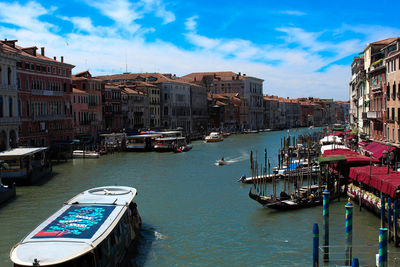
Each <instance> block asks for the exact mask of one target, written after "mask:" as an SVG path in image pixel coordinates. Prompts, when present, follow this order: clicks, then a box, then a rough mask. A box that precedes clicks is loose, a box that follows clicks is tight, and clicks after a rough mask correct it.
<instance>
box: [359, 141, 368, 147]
mask: <svg viewBox="0 0 400 267" xmlns="http://www.w3.org/2000/svg"><path fill="white" fill-rule="evenodd" d="M368 144H369V143H368V142H364V141H361V142H358V145H359V146H362V147H364V146H367V145H368Z"/></svg>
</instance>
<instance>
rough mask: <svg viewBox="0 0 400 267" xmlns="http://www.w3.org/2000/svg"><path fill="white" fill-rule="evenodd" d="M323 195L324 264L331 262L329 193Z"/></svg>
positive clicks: (326, 191) (325, 191)
mask: <svg viewBox="0 0 400 267" xmlns="http://www.w3.org/2000/svg"><path fill="white" fill-rule="evenodd" d="M322 194H323V208H322V215H323V226H324V256H323V259H324V262H329V191H328V190H327V189H325V190H324V192H322Z"/></svg>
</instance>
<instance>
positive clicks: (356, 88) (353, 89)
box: [349, 56, 382, 133]
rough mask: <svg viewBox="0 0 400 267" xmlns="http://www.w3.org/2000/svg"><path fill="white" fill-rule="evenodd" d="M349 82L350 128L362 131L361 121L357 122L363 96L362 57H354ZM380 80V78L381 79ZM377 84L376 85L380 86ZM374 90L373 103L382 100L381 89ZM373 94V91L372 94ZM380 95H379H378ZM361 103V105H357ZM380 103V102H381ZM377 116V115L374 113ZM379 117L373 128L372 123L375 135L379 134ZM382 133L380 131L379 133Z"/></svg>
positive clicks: (363, 73) (364, 75)
mask: <svg viewBox="0 0 400 267" xmlns="http://www.w3.org/2000/svg"><path fill="white" fill-rule="evenodd" d="M351 74H352V76H351V80H350V86H349V87H350V118H349V122H350V125H351V127H352V128H357V129H362V121H361V120H359V118H361V114H362V112H363V95H364V88H365V82H366V74H365V69H364V57H363V56H361V57H355V58H354V59H353V62H352V64H351ZM381 78H382V77H381ZM380 84H381V83H378V82H377V84H376V85H380ZM378 89H379V88H376V93H377V96H372V98H373V101H377V100H378V99H379V96H380V99H382V97H381V96H382V88H380V89H381V90H378ZM372 93H374V91H373V92H372ZM379 94H380V95H379ZM360 102H361V105H359V103H360ZM381 103H382V102H381ZM376 114H379V113H376ZM378 124H379V116H378V117H377V121H376V122H375V126H374V123H373V127H375V131H374V132H375V133H377V132H379V127H378ZM380 132H382V131H380Z"/></svg>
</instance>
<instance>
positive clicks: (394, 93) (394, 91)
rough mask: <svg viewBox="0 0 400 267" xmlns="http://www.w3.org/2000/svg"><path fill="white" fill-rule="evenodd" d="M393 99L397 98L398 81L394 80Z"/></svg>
mask: <svg viewBox="0 0 400 267" xmlns="http://www.w3.org/2000/svg"><path fill="white" fill-rule="evenodd" d="M392 99H393V100H395V99H396V82H394V84H393V93H392Z"/></svg>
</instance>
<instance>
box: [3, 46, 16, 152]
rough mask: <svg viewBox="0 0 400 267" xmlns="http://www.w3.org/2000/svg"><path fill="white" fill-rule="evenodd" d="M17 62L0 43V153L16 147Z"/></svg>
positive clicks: (11, 53) (12, 54)
mask: <svg viewBox="0 0 400 267" xmlns="http://www.w3.org/2000/svg"><path fill="white" fill-rule="evenodd" d="M3 47H4V48H3ZM17 61H18V60H17V55H16V54H15V53H13V52H12V51H7V46H5V45H3V44H2V43H0V151H4V150H9V149H10V148H14V147H16V146H17V145H18V128H19V125H20V121H19V110H18V95H17Z"/></svg>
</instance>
